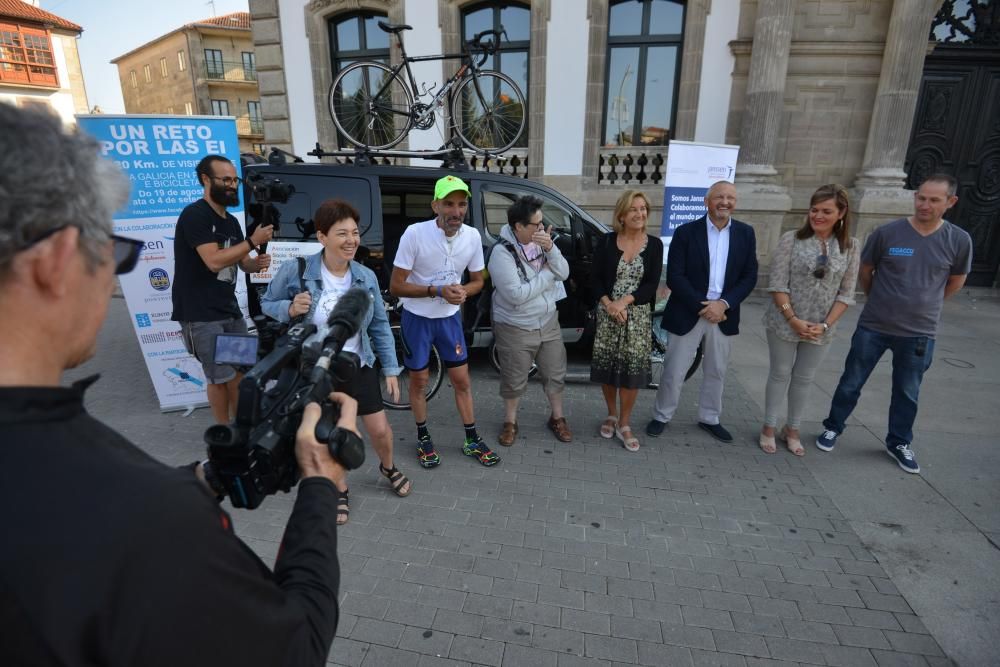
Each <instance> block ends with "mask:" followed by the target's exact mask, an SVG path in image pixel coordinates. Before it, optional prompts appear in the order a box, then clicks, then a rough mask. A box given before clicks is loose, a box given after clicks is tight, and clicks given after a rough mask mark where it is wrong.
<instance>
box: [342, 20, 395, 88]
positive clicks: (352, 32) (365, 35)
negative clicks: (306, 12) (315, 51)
mask: <svg viewBox="0 0 1000 667" xmlns="http://www.w3.org/2000/svg"><path fill="white" fill-rule="evenodd" d="M384 20H386V16H385V15H384V14H376V13H375V12H361V13H358V14H338V15H337V16H336V17H334V18H333V19H332V20H331V21H330V22H329V27H330V60H331V61H332V62H331V63H330V64H331V65H332V66H333V70H332V71H333V74H334V76H336V75H337V72H339V71H340V70H342V69H343V68H345V67H347V66H348V65H350V64H351V63H353V62H355V61H357V60H376V61H378V62H381V63H385V64H387V65H388V64H389V33H387V32H384V31H383V30H382V29H381V28H379V27H378V22H379V21H384Z"/></svg>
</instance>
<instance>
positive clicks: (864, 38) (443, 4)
mask: <svg viewBox="0 0 1000 667" xmlns="http://www.w3.org/2000/svg"><path fill="white" fill-rule="evenodd" d="M942 2H945V5H946V8H947V7H951V8H952V9H956V8H957V9H956V11H957V10H961V9H962V7H964V5H962V3H963V2H964V3H965V4H966V5H970V6H975V5H976V4H977V3H980V2H981V0H687V1H686V2H683V1H680V0H677V1H671V0H624V1H623V2H618V1H616V0H530V1H529V0H524V1H523V2H512V1H506V0H505V1H498V2H490V1H485V2H484V1H483V0H311V1H309V2H304V1H303V0H251V1H250V10H251V15H252V17H253V31H254V44H255V48H256V50H257V53H258V57H259V63H258V65H259V70H260V84H261V98H262V102H263V108H264V125H265V135H266V139H267V143H268V144H269V145H276V146H279V147H280V148H283V149H285V150H289V151H291V152H293V153H297V154H300V155H304V154H305V153H307V152H308V151H310V150H312V149H313V147H314V146H315V145H316V144H317V143H319V145H320V146H322V147H323V148H324V149H326V150H330V149H333V148H336V147H337V146H338V137H337V132H336V130H335V128H334V126H333V124H332V122H331V121H330V117H329V114H328V112H327V99H326V98H327V94H328V90H329V88H330V84H331V81H332V79H333V76H334V74H335V73H336V70H335V64H336V63H337V62H340V61H338V54H337V51H336V39H335V37H334V30H333V26H337V25H340V22H342V21H343V20H344V17H352V16H359V17H362V19H363V18H364V17H375V18H383V19H384V20H387V21H389V22H391V23H407V24H410V25H412V26H413V28H414V29H413V30H412V31H407V32H405V33H404V39H405V43H406V48H407V53H408V55H411V56H413V55H429V54H434V53H441V52H454V51H456V50H457V48H458V46H459V45H460V43H461V39H462V37H463V36H467V33H468V30H469V28H468V23H469V22H470V21H471V19H470V17H471V16H473V14H474V13H476V12H481V10H483V9H484V8H485V9H495V10H496V11H497V12H500V14H499V15H501V16H511V17H513V16H515V14H514V12H515V10H518V9H519V10H521V11H522V14H523V17H524V20H525V21H526V22H527V26H528V27H527V31H526V34H525V39H527V40H528V46H527V47H526V51H527V60H526V62H527V74H526V77H525V78H526V80H527V85H526V88H527V89H526V90H525V93H526V97H527V98H528V110H529V111H528V130H527V132H528V139H527V144H526V146H525V147H524V148H521V149H513V150H512V151H510V153H509V154H508V155H506V156H505V158H506V159H505V160H500V161H494V162H493V163H491V164H489V165H482V164H480V165H478V166H479V167H480V168H491V169H502V170H504V171H507V172H510V173H516V174H517V175H523V176H526V177H529V178H533V179H537V180H541V181H543V182H546V183H548V184H550V185H553V186H555V187H556V188H558V189H559V190H560V191H562V192H564V193H565V194H567V195H568V196H570V197H571V198H573V199H574V200H575V201H577V202H578V203H580V204H581V205H582V206H584V207H585V208H587V209H588V210H590V211H591V212H592V213H594V214H595V216H597V217H598V218H601V219H604V220H606V221H609V220H610V211H611V209H612V207H613V205H614V201H615V199H616V198H617V196H618V194H619V193H620V191H621V190H622V188H623V187H625V186H628V187H637V188H638V189H640V190H643V191H644V192H647V193H648V194H649V196H650V199H651V201H652V203H653V206H654V208H658V207H660V206H662V201H663V180H662V178H663V177H662V174H663V171H664V169H663V165H664V164H665V161H666V155H667V151H668V150H669V144H668V143H667V142H666V141H658V140H657V139H656V137H657V136H658V135H657V132H660V131H661V130H662V133H663V135H664V136H668V137H669V139H676V140H695V141H704V142H709V143H727V144H735V145H739V146H740V156H739V163H738V167H737V171H736V176H735V180H736V185H737V188H738V191H739V196H740V202H739V206H738V208H739V209H740V213H739V217H740V218H741V219H745V220H747V221H749V222H751V223H752V224H753V225H754V227H755V229H756V231H757V235H758V248H759V252H760V254H761V259H762V262H763V264H762V265H763V266H766V263H767V261H766V260H767V255H769V253H770V250H771V249H772V248H773V247H774V246H775V244H776V243H777V240H778V238H779V237H780V234H781V232H782V231H784V230H786V229H789V228H792V227H795V226H798V225H799V224H801V223H802V221H803V219H804V215H805V209H806V207H807V204H808V200H809V196H810V195H811V193H812V192H813V191H814V190H815V188H816V187H818V186H819V185H823V184H826V183H830V182H839V183H842V184H844V185H846V186H848V187H849V188H850V189H851V192H852V195H853V199H852V201H853V204H854V208H855V211H856V213H857V228H856V235H857V236H859V237H861V238H864V237H866V236H867V234H868V233H869V232H870V231H871V229H873V228H874V227H875V226H877V225H879V224H881V223H883V222H885V221H887V220H889V219H892V218H896V217H900V216H905V215H908V214H910V213H911V212H912V193H911V192H910V191H908V190H906V189H905V188H904V185H905V184H906V180H907V173H906V171H905V167H906V159H907V149H908V146H909V145H910V138H911V128H912V125H913V119H914V116H915V113H916V110H917V104H918V93H919V91H920V89H921V80H922V74H923V68H924V63H925V59H926V57H927V54H928V53H931V52H932V51H933V49H934V47H935V43H934V42H933V41H931V39H930V34H931V28H932V22H933V21H934V19H935V15H936V14H937V13H938V12H939V10H941V7H942ZM970 3H971V4H970ZM986 4H989V3H986ZM667 9H669V10H670V11H675V10H676V11H679V12H681V13H680V14H676V11H675V15H676V16H682V21H681V23H682V28H681V29H680V35H679V36H678V35H673V36H670V35H667V36H664V35H660V36H659V37H657V38H656V39H658V40H660V41H659V42H656V40H653V42H655V43H647V42H648V41H649V40H648V39H646V37H645V35H646V34H647V33H653V32H655V31H654V30H653V27H652V26H653V23H655V20H654V18H651V17H655V15H656V12H660V15H661V16H666V14H665V13H664V12H665V11H666V10H667ZM963 11H964V10H963ZM970 11H971V10H970ZM505 12H507V13H506V14H505ZM629 20H632V21H635V22H642V23H641V30H640V28H639V27H638V26H639V25H640V24H639V23H636V26H637V27H636V28H635V29H634V30H633V31H632V32H630V31H629V28H628V26H627V25H625V24H626V23H627V22H628V21H629ZM623 26H624V27H623ZM463 30H464V31H465V33H463ZM660 32H662V30H661V31H660ZM633 33H634V35H633ZM623 34H624V35H625V36H624V37H623V36H622V35H623ZM678 37H679V41H678ZM671 39H674V40H675V41H674V42H671V41H670V40H671ZM644 40H646V41H644ZM629 48H634V49H635V52H636V53H639V54H640V55H639V59H638V61H637V62H638V68H637V69H633V71H632V73H630V72H629V69H628V68H626V70H625V74H624V76H622V75H621V70H620V66H618V65H616V63H615V58H616V57H617V55H619V54H622V53H625V51H626V50H627V49H629ZM671 48H676V49H677V51H674V52H671V51H670V49H671ZM677 52H679V59H678V58H677V57H676V55H675V56H672V57H671V59H669V60H665V59H663V54H665V53H675V54H676V53H677ZM644 54H645V55H644ZM384 57H385V59H387V60H388V61H390V62H398V58H399V54H398V50H397V49H396V48H395V47H390V48H388V49H387V50H386V51H385V53H384ZM643 58H646V61H644V60H643ZM657 58H659V60H657ZM306 63H307V64H308V66H303V65H304V64H306ZM454 66H455V65H454V64H449V62H446V63H445V64H441V63H440V62H434V63H420V64H419V65H418V66H415V67H414V74H415V76H416V79H417V81H418V82H440V81H442V80H444V77H446V76H447V75H448V74H450V73H451V72H452V71H453V70H452V69H451V68H453V67H454ZM616 67H618V69H617V70H616ZM664 72H665V73H671V72H672V76H673V79H672V82H673V84H672V92H668V93H664V92H663V91H664V90H667V89H668V88H670V87H669V86H668V87H666V88H661V89H658V90H659V91H660V92H659V93H658V94H660V95H661V97H662V99H663V107H664V108H669V109H670V113H669V114H668V116H669V118H667V119H666V120H667V122H668V123H669V126H668V127H666V128H656V127H654V126H653V125H650V126H649V127H644V129H643V130H642V133H641V134H642V141H633V142H631V143H630V142H628V141H619V140H620V139H621V138H622V137H623V136H624V135H625V134H626V133H624V132H619V133H615V134H614V137H615V138H616V141H617V143H616V141H609V137H611V136H612V133H611V130H610V128H611V127H612V123H613V122H614V119H615V116H617V118H618V122H619V124H620V119H621V117H622V115H623V114H624V115H625V116H629V117H630V118H631V120H632V121H635V120H636V118H637V116H636V114H637V113H638V108H639V106H640V104H639V102H640V100H641V98H628V96H627V95H624V96H623V95H622V94H621V91H622V90H623V89H625V88H627V87H628V86H631V85H632V83H633V81H634V80H635V79H638V78H640V76H642V75H643V73H645V77H646V79H645V80H646V84H645V85H646V86H647V88H648V87H649V86H650V85H653V84H650V83H649V82H650V80H651V78H650V77H653V78H655V76H657V75H662V76H666V74H663V73H664ZM648 107H649V104H648V103H647V104H646V105H645V107H643V108H644V109H647V111H648ZM651 113H654V114H655V113H657V111H656V110H655V109H654V110H653V111H652V112H651ZM630 114H631V115H630ZM636 122H637V121H636ZM661 122H662V121H661ZM626 129H627V128H626ZM422 134H430V135H432V136H431V137H430V138H429V139H427V138H424V137H421V136H419V135H422ZM635 136H636V137H638V134H636V135H635ZM647 138H652V141H649V142H646V141H645V139H647ZM439 144H440V137H434V136H433V132H432V131H429V132H426V133H420V132H411V134H410V137H409V139H408V144H407V147H409V148H414V149H415V148H428V147H434V146H436V145H439ZM663 144H666V145H663ZM307 159H310V158H307ZM997 206H998V207H1000V198H997ZM650 223H651V226H652V225H653V224H655V225H656V226H658V225H659V215H657V214H656V213H654V214H653V215H651V216H650ZM998 225H1000V223H996V222H994V223H993V224H992V225H991V226H990V228H989V230H988V233H989V234H992V235H994V236H995V235H997V233H998V231H997V230H996V229H995V227H997V226H998ZM994 270H995V269H994ZM762 280H766V271H765V272H764V276H763V277H762Z"/></svg>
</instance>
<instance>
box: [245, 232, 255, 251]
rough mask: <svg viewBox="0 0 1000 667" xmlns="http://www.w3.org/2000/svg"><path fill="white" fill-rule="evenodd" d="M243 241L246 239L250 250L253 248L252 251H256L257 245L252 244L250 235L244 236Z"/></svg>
mask: <svg viewBox="0 0 1000 667" xmlns="http://www.w3.org/2000/svg"><path fill="white" fill-rule="evenodd" d="M244 241H246V242H247V245H248V246H250V249H251V250H253V251H255V252H256V251H257V246H255V245H254V244H253V241H251V240H250V237H249V236H248V237H246V238H245V239H244Z"/></svg>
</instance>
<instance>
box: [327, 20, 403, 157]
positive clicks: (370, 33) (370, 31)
mask: <svg viewBox="0 0 1000 667" xmlns="http://www.w3.org/2000/svg"><path fill="white" fill-rule="evenodd" d="M387 18H388V17H387V16H386V15H385V14H378V13H375V12H353V13H350V14H338V15H337V16H335V17H333V18H332V19H330V21H329V22H328V23H327V30H328V35H329V40H330V61H331V62H330V65H331V66H332V70H331V71H332V72H333V76H334V77H336V76H337V73H338V72H340V70H342V69H344V68H345V67H347V66H348V65H350V64H351V63H354V62H358V61H360V60H374V61H375V62H379V63H382V64H384V65H387V66H388V65H389V64H390V63H389V33H387V32H385V31H384V30H382V29H381V28H379V27H378V22H379V21H385V20H386V19H387ZM337 140H338V142H339V143H340V146H341V147H344V146H348V145H349V144H348V142H347V140H346V139H344V138H343V137H342V136H341V134H340V132H339V131H338V132H337Z"/></svg>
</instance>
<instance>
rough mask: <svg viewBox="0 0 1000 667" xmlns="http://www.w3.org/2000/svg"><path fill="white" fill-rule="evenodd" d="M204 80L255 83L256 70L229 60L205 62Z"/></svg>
mask: <svg viewBox="0 0 1000 667" xmlns="http://www.w3.org/2000/svg"><path fill="white" fill-rule="evenodd" d="M205 78H207V79H208V80H209V81H237V82H241V81H242V82H246V83H256V82H257V68H256V67H249V66H247V65H246V64H245V63H242V62H236V61H231V60H222V61H219V60H207V61H205Z"/></svg>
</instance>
